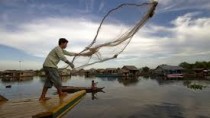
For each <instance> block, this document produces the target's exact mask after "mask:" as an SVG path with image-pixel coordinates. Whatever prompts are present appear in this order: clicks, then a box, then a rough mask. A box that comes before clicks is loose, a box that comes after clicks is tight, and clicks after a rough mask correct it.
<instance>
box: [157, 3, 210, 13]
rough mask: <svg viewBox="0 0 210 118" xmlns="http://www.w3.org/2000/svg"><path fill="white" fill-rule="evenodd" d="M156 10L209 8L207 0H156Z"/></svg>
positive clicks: (209, 4)
mask: <svg viewBox="0 0 210 118" xmlns="http://www.w3.org/2000/svg"><path fill="white" fill-rule="evenodd" d="M158 1H159V8H158V10H159V11H158V12H169V11H177V10H186V9H206V10H209V9H210V2H209V0H158Z"/></svg>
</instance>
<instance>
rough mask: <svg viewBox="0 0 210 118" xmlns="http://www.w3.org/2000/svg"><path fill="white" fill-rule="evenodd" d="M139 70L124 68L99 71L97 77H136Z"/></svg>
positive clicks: (131, 67)
mask: <svg viewBox="0 0 210 118" xmlns="http://www.w3.org/2000/svg"><path fill="white" fill-rule="evenodd" d="M138 72H139V70H138V69H137V68H136V67H135V66H123V67H122V68H121V69H120V68H106V69H105V70H101V71H97V73H96V76H97V77H136V76H138Z"/></svg>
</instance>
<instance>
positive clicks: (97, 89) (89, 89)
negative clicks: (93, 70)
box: [62, 86, 105, 93]
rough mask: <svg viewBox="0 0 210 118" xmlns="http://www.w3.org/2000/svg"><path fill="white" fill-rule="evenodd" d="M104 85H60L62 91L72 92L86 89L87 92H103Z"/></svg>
mask: <svg viewBox="0 0 210 118" xmlns="http://www.w3.org/2000/svg"><path fill="white" fill-rule="evenodd" d="M104 88H105V87H75V86H62V91H63V92H68V93H73V92H76V91H80V90H86V92H87V93H91V92H104V91H103V89H104Z"/></svg>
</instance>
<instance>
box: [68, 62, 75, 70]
mask: <svg viewBox="0 0 210 118" xmlns="http://www.w3.org/2000/svg"><path fill="white" fill-rule="evenodd" d="M66 63H67V64H69V66H70V67H71V68H72V69H74V64H73V63H71V62H69V61H66Z"/></svg>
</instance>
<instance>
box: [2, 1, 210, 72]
mask: <svg viewBox="0 0 210 118" xmlns="http://www.w3.org/2000/svg"><path fill="white" fill-rule="evenodd" d="M144 2H150V1H149V0H0V70H7V69H10V70H11V69H41V68H42V64H43V62H44V60H45V58H46V56H47V54H48V53H49V51H50V50H51V49H52V48H54V47H55V46H57V42H58V39H59V38H61V37H65V38H67V39H69V41H70V43H69V44H68V45H69V46H68V48H67V50H68V51H71V52H79V51H81V50H82V49H84V48H85V47H86V46H87V45H88V44H89V43H90V42H91V41H92V39H93V38H94V36H95V33H96V30H97V27H98V25H99V23H100V21H101V19H102V18H103V16H104V15H105V14H106V13H107V12H108V11H109V10H110V9H112V8H115V7H116V6H118V5H119V4H122V3H144ZM158 3H159V4H158V6H157V9H156V11H155V15H154V16H153V17H152V19H150V20H149V21H148V22H147V23H146V24H145V25H144V26H143V28H141V29H140V30H139V31H138V32H137V33H136V34H135V36H134V37H133V39H132V40H131V42H130V44H129V45H128V46H127V48H126V49H125V51H124V52H123V53H122V54H121V55H119V56H118V58H117V59H114V60H110V61H107V62H104V63H100V64H96V65H94V66H91V67H89V68H92V67H94V68H112V67H122V66H123V65H135V66H136V67H138V68H140V67H143V66H148V67H150V68H155V67H157V66H158V65H160V64H169V65H178V64H179V63H181V62H184V61H185V62H189V63H194V62H196V61H210V30H209V28H210V12H209V10H210V1H209V0H159V1H158ZM129 14H130V13H128V12H125V13H124V14H119V17H120V19H119V20H122V21H126V19H127V17H128V16H129ZM127 21H128V20H127ZM115 28H116V29H117V28H118V26H116V24H113V23H110V24H109V27H108V30H107V32H105V35H104V37H107V38H109V37H108V35H106V33H107V34H110V33H113V32H114V31H115ZM63 65H64V63H61V64H60V65H59V67H61V66H63Z"/></svg>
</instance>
